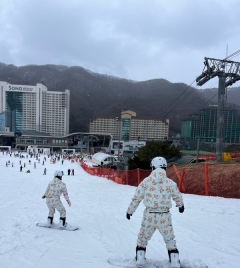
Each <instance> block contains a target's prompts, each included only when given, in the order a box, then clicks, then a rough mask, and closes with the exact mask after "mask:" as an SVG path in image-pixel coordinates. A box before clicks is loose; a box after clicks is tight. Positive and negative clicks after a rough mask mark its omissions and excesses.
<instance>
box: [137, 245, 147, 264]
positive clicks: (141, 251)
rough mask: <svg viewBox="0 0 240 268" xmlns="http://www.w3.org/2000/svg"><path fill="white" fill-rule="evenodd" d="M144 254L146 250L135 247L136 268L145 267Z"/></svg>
mask: <svg viewBox="0 0 240 268" xmlns="http://www.w3.org/2000/svg"><path fill="white" fill-rule="evenodd" d="M145 253H146V248H143V247H139V246H137V247H136V262H137V267H139V268H140V267H144V265H145V261H146V260H145V259H146V258H145Z"/></svg>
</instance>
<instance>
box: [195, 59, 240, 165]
mask: <svg viewBox="0 0 240 268" xmlns="http://www.w3.org/2000/svg"><path fill="white" fill-rule="evenodd" d="M204 60H205V61H204V68H203V72H202V74H201V75H199V76H198V77H197V78H196V82H197V85H198V86H202V85H203V84H205V83H206V82H208V81H209V80H210V79H212V78H214V77H216V76H218V78H219V82H218V109H217V132H216V161H217V162H221V161H222V153H223V125H224V101H225V95H226V88H227V87H228V86H231V85H232V84H233V83H235V82H236V81H238V80H240V70H239V65H240V63H239V62H234V61H230V60H227V58H226V59H223V60H218V59H213V58H206V57H205V58H204Z"/></svg>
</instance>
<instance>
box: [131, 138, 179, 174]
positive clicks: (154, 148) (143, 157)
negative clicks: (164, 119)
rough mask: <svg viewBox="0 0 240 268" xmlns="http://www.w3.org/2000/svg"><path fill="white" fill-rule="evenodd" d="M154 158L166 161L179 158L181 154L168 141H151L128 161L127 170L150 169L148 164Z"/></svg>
mask: <svg viewBox="0 0 240 268" xmlns="http://www.w3.org/2000/svg"><path fill="white" fill-rule="evenodd" d="M156 156H162V157H164V158H165V159H166V160H167V161H168V160H170V159H172V158H175V157H177V158H179V157H181V153H180V151H179V149H178V148H176V147H175V146H174V145H172V144H169V143H168V141H151V142H148V143H147V144H146V145H145V146H143V147H141V148H140V149H139V151H138V154H137V156H134V158H133V159H129V160H128V167H129V170H133V169H136V168H141V169H150V162H151V160H152V159H153V158H154V157H156Z"/></svg>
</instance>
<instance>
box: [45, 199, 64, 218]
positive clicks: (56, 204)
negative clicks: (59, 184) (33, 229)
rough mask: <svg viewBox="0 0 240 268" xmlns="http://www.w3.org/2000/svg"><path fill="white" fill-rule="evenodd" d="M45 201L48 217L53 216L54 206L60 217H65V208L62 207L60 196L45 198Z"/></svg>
mask: <svg viewBox="0 0 240 268" xmlns="http://www.w3.org/2000/svg"><path fill="white" fill-rule="evenodd" d="M46 203H47V206H48V208H49V214H48V216H49V217H53V216H54V213H55V208H56V209H57V211H58V212H59V213H60V217H66V209H65V208H64V206H63V204H62V202H61V200H60V198H47V200H46Z"/></svg>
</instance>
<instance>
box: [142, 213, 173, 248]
mask: <svg viewBox="0 0 240 268" xmlns="http://www.w3.org/2000/svg"><path fill="white" fill-rule="evenodd" d="M156 229H158V231H159V232H160V233H161V235H162V236H163V239H164V241H165V243H166V248H167V249H168V250H171V249H176V248H177V246H176V241H175V240H174V238H175V236H174V232H173V227H172V218H171V213H170V212H169V213H149V212H148V211H147V210H146V209H145V210H144V213H143V220H142V225H141V229H140V231H139V234H138V240H137V245H138V246H139V247H147V244H148V241H149V240H150V239H151V237H152V235H153V234H154V232H155V230H156Z"/></svg>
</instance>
